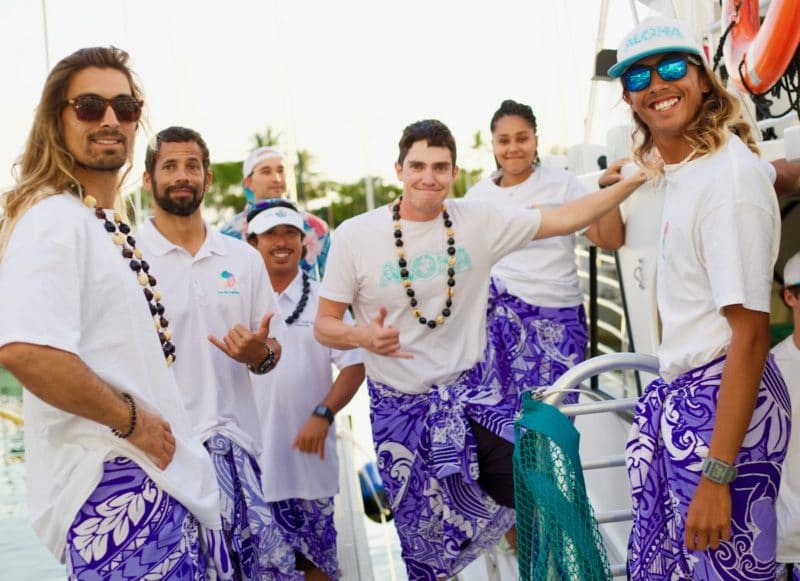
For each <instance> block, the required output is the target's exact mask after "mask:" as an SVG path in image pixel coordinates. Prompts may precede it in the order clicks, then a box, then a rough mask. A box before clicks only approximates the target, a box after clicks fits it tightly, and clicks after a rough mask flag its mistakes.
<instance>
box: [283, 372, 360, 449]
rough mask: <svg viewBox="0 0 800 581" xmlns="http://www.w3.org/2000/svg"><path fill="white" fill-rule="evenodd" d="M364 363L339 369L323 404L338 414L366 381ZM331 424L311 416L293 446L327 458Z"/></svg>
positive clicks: (323, 419)
mask: <svg viewBox="0 0 800 581" xmlns="http://www.w3.org/2000/svg"><path fill="white" fill-rule="evenodd" d="M364 376H365V373H364V365H363V364H361V363H358V364H356V365H349V366H347V367H345V368H344V369H342V370H341V371H339V375H338V376H337V378H336V380H335V381H334V382H333V385H332V386H331V389H330V391H329V392H328V394H327V395H326V396H325V399H323V400H322V402H321V403H322V405H324V406H326V407H329V408H330V409H331V411H332V412H333V413H334V414H336V413H338V412H339V410H341V409H342V408H343V407H344V406H346V405H347V404H348V402H349V401H350V400H351V399H353V396H354V395H355V394H356V391H358V386H360V385H361V382H362V381H364ZM329 428H330V424H328V420H326V419H325V418H321V417H319V416H313V415H312V416H310V417H309V418H308V420H306V423H305V424H303V427H301V428H300V431H299V432H298V433H297V436H296V437H295V439H294V442H292V448H297V449H298V450H300V451H301V452H306V453H307V454H319V457H320V460H324V459H325V438H327V436H328V429H329Z"/></svg>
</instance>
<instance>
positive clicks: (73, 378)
mask: <svg viewBox="0 0 800 581" xmlns="http://www.w3.org/2000/svg"><path fill="white" fill-rule="evenodd" d="M127 61H128V54H127V53H125V52H124V51H122V50H119V49H117V48H113V47H96V48H84V49H80V50H78V51H76V52H75V53H73V54H71V55H69V56H67V57H65V58H64V59H62V60H61V61H59V63H58V64H56V66H55V67H54V68H53V70H52V71H51V72H50V74H49V76H48V78H47V81H46V82H45V87H44V90H43V91H42V97H41V100H40V102H39V105H38V106H37V107H36V114H35V116H34V121H33V127H32V128H31V133H30V137H29V139H28V141H27V144H26V146H25V151H24V152H23V154H22V157H21V158H20V161H19V165H18V170H19V171H18V174H17V182H16V184H15V186H14V187H13V188H12V189H11V190H10V191H8V192H5V193H4V194H3V196H2V208H3V210H4V212H5V216H4V219H3V221H2V223H1V224H0V297H2V298H1V299H0V321H2V323H0V365H2V366H4V367H6V368H7V369H8V370H9V371H11V373H13V374H14V375H15V376H16V377H17V378H18V379H19V380H20V382H21V383H22V384H23V385H24V386H25V391H24V395H23V397H24V402H25V406H24V413H25V468H26V473H27V496H28V512H29V514H30V519H31V522H32V524H33V528H34V529H35V531H36V534H37V535H38V536H39V538H40V539H41V540H42V542H43V543H45V544H46V545H47V548H48V549H50V551H52V553H53V554H54V555H55V556H56V558H58V559H59V560H61V561H62V562H64V561H66V563H67V574H68V576H69V578H70V579H112V578H113V579H142V578H156V577H158V578H159V579H165V578H170V579H175V578H179V577H180V578H181V579H186V578H193V579H194V578H203V577H204V576H205V574H206V571H205V569H206V558H205V556H204V552H203V550H202V548H201V544H200V542H199V538H200V534H199V527H198V521H199V524H200V525H203V526H205V527H216V528H219V521H220V519H219V508H218V506H217V505H218V502H219V491H218V488H217V483H216V479H215V477H214V467H213V466H212V463H211V461H210V460H209V458H208V454H207V453H206V452H205V450H204V449H203V446H202V443H201V442H200V440H199V439H198V438H197V437H196V435H195V433H194V431H193V429H192V424H191V423H190V420H189V417H188V416H187V414H186V410H185V409H184V406H183V404H182V402H181V398H180V394H179V393H178V389H177V387H176V386H175V380H174V378H173V375H172V372H171V371H170V369H169V367H168V364H169V363H170V362H172V361H173V360H174V359H175V356H176V353H177V357H178V360H180V359H181V358H182V357H186V356H188V354H189V351H188V349H187V350H185V351H184V349H185V348H186V347H188V346H183V345H181V344H180V342H177V351H176V347H175V343H173V342H172V341H171V340H170V339H169V338H168V337H167V334H166V333H165V332H162V333H161V336H160V337H159V335H158V333H157V331H156V329H155V328H154V326H155V327H160V328H162V329H163V328H164V327H166V326H168V325H169V320H171V318H172V313H170V312H167V313H166V314H165V313H164V311H163V307H160V311H161V312H158V310H157V311H156V314H155V315H152V314H151V311H150V310H149V309H159V306H160V304H161V303H160V302H159V301H160V290H159V289H160V285H159V287H156V283H157V281H156V278H155V276H154V274H153V273H156V272H157V271H151V272H149V273H148V272H147V271H148V270H150V269H149V266H148V267H146V268H143V267H142V264H143V260H142V258H143V255H142V253H141V250H140V249H139V248H137V247H136V240H135V239H134V238H133V236H130V234H129V233H130V227H129V226H128V224H126V223H125V221H124V220H123V217H122V210H121V208H122V204H121V199H120V196H119V186H120V181H121V176H123V175H124V173H123V172H122V170H123V168H125V167H129V166H130V162H131V158H132V155H133V144H134V139H135V136H136V130H137V128H138V121H139V119H140V115H141V111H142V91H141V88H140V87H139V86H138V85H137V83H136V81H135V79H134V77H133V74H132V72H131V70H130V68H129V67H128V64H127ZM114 209H116V210H117V211H116V212H115V211H114ZM136 269H138V272H137V271H136ZM167 317H169V319H168V318H167ZM0 576H2V574H0Z"/></svg>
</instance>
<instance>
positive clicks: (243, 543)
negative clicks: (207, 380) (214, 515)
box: [204, 434, 296, 580]
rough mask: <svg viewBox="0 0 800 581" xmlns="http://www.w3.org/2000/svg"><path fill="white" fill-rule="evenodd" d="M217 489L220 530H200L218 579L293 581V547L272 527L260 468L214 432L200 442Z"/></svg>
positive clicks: (242, 451)
mask: <svg viewBox="0 0 800 581" xmlns="http://www.w3.org/2000/svg"><path fill="white" fill-rule="evenodd" d="M204 445H205V447H206V450H208V452H209V454H210V455H211V460H212V462H213V463H214V469H215V471H216V474H217V482H218V484H219V489H220V510H221V516H222V530H221V531H212V530H209V531H205V541H206V543H207V545H208V554H209V560H210V561H211V562H212V565H213V567H214V569H215V570H216V572H217V575H218V578H219V579H233V580H240V579H241V580H244V579H294V578H296V577H295V570H294V566H295V560H294V550H293V549H292V547H291V546H289V543H288V542H287V541H286V539H285V538H284V537H283V535H282V534H281V533H280V531H279V530H277V528H276V527H275V526H273V524H274V521H273V517H272V511H271V510H270V509H269V507H268V505H267V502H266V501H265V500H264V495H263V494H262V492H261V470H260V469H259V467H258V464H257V463H256V461H255V460H254V459H253V457H252V456H250V455H249V454H248V453H247V452H246V451H245V450H244V449H242V448H241V447H240V446H239V445H238V444H236V443H235V442H233V441H231V440H230V439H229V438H226V437H225V436H222V435H220V434H215V435H214V436H212V437H211V438H209V439H208V440H207V441H206V442H205V444H204Z"/></svg>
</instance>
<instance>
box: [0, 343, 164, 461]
mask: <svg viewBox="0 0 800 581" xmlns="http://www.w3.org/2000/svg"><path fill="white" fill-rule="evenodd" d="M0 365H2V366H3V367H5V368H6V369H8V370H9V371H10V372H11V373H12V374H13V375H14V376H15V377H16V378H17V379H18V380H19V381H20V383H22V385H24V386H25V388H26V389H27V390H28V391H30V392H31V393H32V394H34V395H35V396H36V397H38V398H39V399H41V400H42V401H45V402H47V403H48V404H50V405H52V406H53V407H56V408H58V409H60V410H63V411H65V412H67V413H71V414H75V415H77V416H81V417H84V418H87V419H89V420H92V421H95V422H97V423H100V424H103V425H105V426H108V427H109V428H114V429H116V430H118V431H119V432H122V433H125V432H127V431H128V429H129V427H130V422H131V414H130V407H129V405H128V403H127V402H126V400H125V399H124V398H123V397H122V396H121V395H120V394H119V392H118V391H117V390H116V389H114V388H113V387H112V386H110V385H109V384H107V383H106V382H104V381H103V380H102V379H100V378H99V377H98V376H97V375H96V374H95V373H94V372H93V371H92V370H91V369H89V367H88V366H87V365H86V364H85V363H84V362H83V361H82V360H81V359H80V358H79V357H78V356H77V355H75V354H73V353H68V352H66V351H62V350H60V349H54V348H52V347H47V346H43V345H32V344H30V343H9V344H8V345H5V346H3V347H2V348H0ZM128 441H129V442H130V443H131V444H133V445H134V446H136V447H137V448H139V449H140V450H142V451H143V452H144V453H146V454H147V455H148V456H149V457H150V458H151V459H152V460H153V462H154V463H155V465H156V466H158V467H159V468H161V469H162V470H163V469H164V468H166V467H167V466H168V465H169V463H170V462H171V461H172V456H173V455H174V453H175V437H174V436H173V435H172V430H171V429H170V426H169V424H168V423H167V422H166V421H164V419H163V418H161V417H160V416H158V415H156V414H153V413H150V412H148V411H147V410H145V409H143V408H142V406H137V421H136V428H135V429H134V431H133V434H131V435H130V437H129V438H128Z"/></svg>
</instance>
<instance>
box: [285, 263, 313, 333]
mask: <svg viewBox="0 0 800 581" xmlns="http://www.w3.org/2000/svg"><path fill="white" fill-rule="evenodd" d="M310 290H311V283H310V282H308V275H307V274H306V273H305V272H303V296H301V297H300V302H298V303H297V307H295V309H294V311H293V312H292V314H291V315H289V316H288V317H287V319H286V324H287V325H291V324H292V323H294V322H295V321H296V320H297V319H299V318H300V315H302V314H303V310H304V309H305V308H306V303H308V293H309V292H310Z"/></svg>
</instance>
